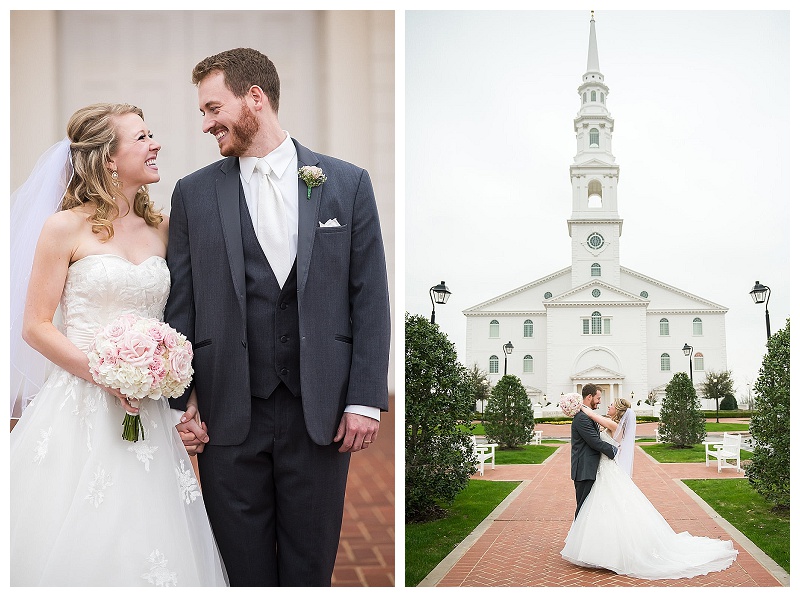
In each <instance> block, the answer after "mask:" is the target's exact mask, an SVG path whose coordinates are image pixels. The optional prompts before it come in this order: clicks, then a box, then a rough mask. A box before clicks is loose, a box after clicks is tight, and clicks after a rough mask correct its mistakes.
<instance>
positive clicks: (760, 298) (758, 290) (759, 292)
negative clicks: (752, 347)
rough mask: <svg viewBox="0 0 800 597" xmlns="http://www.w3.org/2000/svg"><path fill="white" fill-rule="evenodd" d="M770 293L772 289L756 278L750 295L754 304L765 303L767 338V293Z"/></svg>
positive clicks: (768, 334)
mask: <svg viewBox="0 0 800 597" xmlns="http://www.w3.org/2000/svg"><path fill="white" fill-rule="evenodd" d="M770 294H772V291H771V290H770V289H769V286H764V285H763V284H762V283H761V282H759V281H758V280H756V285H755V286H753V290H751V291H750V296H752V297H753V302H754V303H755V304H756V305H760V304H761V303H766V304H765V305H764V313H766V316H767V340H769V336H770V333H769V295H770Z"/></svg>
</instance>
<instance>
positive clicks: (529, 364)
mask: <svg viewBox="0 0 800 597" xmlns="http://www.w3.org/2000/svg"><path fill="white" fill-rule="evenodd" d="M522 372H523V373H533V357H532V356H531V355H529V354H526V355H525V356H524V357H522Z"/></svg>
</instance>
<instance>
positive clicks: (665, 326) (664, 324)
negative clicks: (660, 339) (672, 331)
mask: <svg viewBox="0 0 800 597" xmlns="http://www.w3.org/2000/svg"><path fill="white" fill-rule="evenodd" d="M658 334H659V335H660V336H669V319H667V318H666V317H663V318H662V319H661V321H659V322H658ZM667 371H669V369H667Z"/></svg>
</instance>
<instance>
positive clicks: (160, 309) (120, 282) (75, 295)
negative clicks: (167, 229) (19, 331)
mask: <svg viewBox="0 0 800 597" xmlns="http://www.w3.org/2000/svg"><path fill="white" fill-rule="evenodd" d="M169 285H170V277H169V269H168V268H167V262H166V261H165V260H164V258H163V257H159V256H157V255H154V256H152V257H149V258H148V259H146V260H145V261H143V262H142V263H140V264H135V263H132V262H130V261H128V260H127V259H125V258H124V257H120V256H118V255H112V254H104V255H88V256H86V257H84V258H82V259H79V260H78V261H76V262H74V263H73V264H72V265H71V266H70V267H69V271H68V272H67V281H66V284H65V285H64V293H63V294H62V296H61V312H62V323H61V329H62V331H63V332H64V334H65V335H66V336H67V338H69V339H70V340H71V341H72V342H73V343H74V344H75V345H76V346H77V347H78V348H80V349H81V350H84V351H88V350H89V346H90V344H91V342H92V340H93V339H94V337H95V335H96V334H97V332H98V330H99V329H100V328H101V327H103V326H105V325H107V324H108V323H110V322H111V321H113V320H114V319H115V318H116V317H118V316H119V315H121V314H122V313H136V314H137V315H141V316H143V317H154V318H157V319H162V318H163V316H164V305H166V303H167V297H168V296H169Z"/></svg>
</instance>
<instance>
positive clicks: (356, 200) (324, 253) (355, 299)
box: [165, 140, 391, 445]
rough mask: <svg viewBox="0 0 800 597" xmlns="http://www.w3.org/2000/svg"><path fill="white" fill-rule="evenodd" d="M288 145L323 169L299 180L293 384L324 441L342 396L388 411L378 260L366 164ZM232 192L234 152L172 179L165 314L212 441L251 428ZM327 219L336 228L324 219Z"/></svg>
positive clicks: (387, 325)
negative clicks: (185, 349) (315, 182)
mask: <svg viewBox="0 0 800 597" xmlns="http://www.w3.org/2000/svg"><path fill="white" fill-rule="evenodd" d="M293 141H294V140H293ZM294 144H295V146H296V148H297V160H298V167H302V166H306V165H307V166H319V167H320V168H322V170H323V172H324V173H325V175H326V176H327V180H326V181H325V183H323V184H322V185H321V186H317V187H314V188H313V189H312V192H311V198H310V199H307V188H306V184H305V183H304V182H303V181H302V180H300V179H299V178H298V181H297V182H298V184H297V192H298V194H299V208H298V209H299V214H298V215H299V224H298V246H297V288H298V311H299V321H300V385H301V393H302V401H303V411H304V415H305V421H306V427H307V429H308V433H309V435H310V436H311V438H312V439H313V441H314V442H315V443H317V444H319V445H327V444H330V443H332V441H333V437H334V435H335V433H336V428H337V426H338V424H339V420H340V419H341V416H342V413H343V411H344V408H345V406H346V405H349V404H360V405H364V406H374V407H377V408H380V409H381V410H384V411H385V410H387V409H388V387H387V374H388V366H389V337H390V332H391V322H390V315H389V292H388V281H387V276H386V259H385V254H384V248H383V241H382V237H381V230H380V223H379V221H378V209H377V205H376V203H375V196H374V194H373V190H372V183H371V182H370V179H369V175H368V174H367V172H366V170H363V169H361V168H358V167H356V166H354V165H352V164H349V163H347V162H343V161H341V160H337V159H335V158H332V157H328V156H324V155H319V154H315V153H312V152H311V151H309V150H308V149H306V148H305V147H303V146H302V145H300V144H299V143H298V142H297V141H294ZM240 193H243V190H242V188H241V184H240V178H239V160H238V158H225V159H223V160H220V161H218V162H215V163H214V164H211V165H209V166H206V167H205V168H202V169H201V170H198V171H197V172H194V173H192V174H190V175H188V176H186V177H185V178H182V179H180V180H179V181H178V182H177V184H176V185H175V190H174V192H173V194H172V208H171V212H170V229H169V245H168V247H167V263H168V264H169V268H170V274H171V276H172V285H171V291H170V296H169V300H168V302H167V306H166V310H165V320H166V321H167V322H169V323H170V324H171V325H172V326H173V327H175V328H176V329H178V330H179V331H181V332H182V333H184V334H186V336H187V338H188V339H189V340H191V341H192V343H193V345H194V351H195V355H194V369H195V376H194V381H193V386H194V388H196V390H197V399H198V408H199V410H200V414H201V416H202V418H203V420H204V421H205V422H206V423H207V425H208V431H209V437H210V443H211V444H215V445H238V444H240V443H242V442H243V441H244V439H245V436H246V434H247V432H248V429H249V426H250V425H249V423H250V400H251V396H250V387H249V357H248V351H247V327H246V322H247V319H246V318H247V313H246V297H245V271H244V256H243V250H242V234H241V221H240V220H241V218H240V212H239V194H240ZM331 218H336V219H337V220H338V222H339V223H340V224H341V226H340V227H320V224H319V222H323V223H324V222H327V221H328V220H329V219H331ZM269 365H271V363H265V366H269ZM188 395H189V391H187V393H186V394H185V395H184V397H183V398H182V399H178V400H176V401H174V403H173V406H175V407H177V408H183V407H185V401H186V398H187V397H188Z"/></svg>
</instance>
